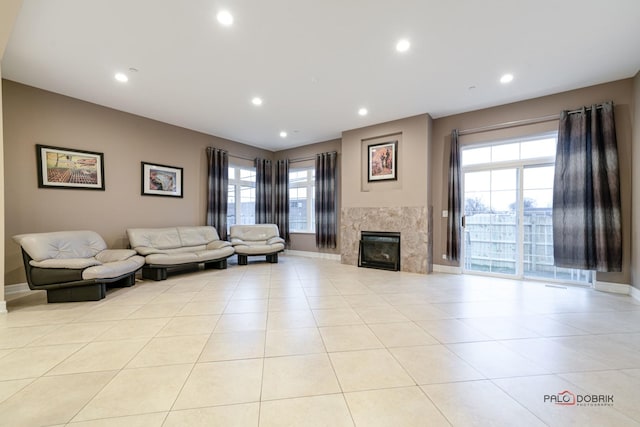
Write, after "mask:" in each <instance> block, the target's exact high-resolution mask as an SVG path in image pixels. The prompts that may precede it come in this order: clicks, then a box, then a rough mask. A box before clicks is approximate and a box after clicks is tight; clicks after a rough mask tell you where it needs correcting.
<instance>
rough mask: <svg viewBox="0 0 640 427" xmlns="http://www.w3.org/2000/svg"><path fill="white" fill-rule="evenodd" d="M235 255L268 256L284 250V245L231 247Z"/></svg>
mask: <svg viewBox="0 0 640 427" xmlns="http://www.w3.org/2000/svg"><path fill="white" fill-rule="evenodd" d="M233 249H234V250H235V252H236V253H238V254H241V255H268V254H272V253H275V252H280V251H282V250H284V244H282V243H274V244H272V245H266V244H257V245H236V246H234V247H233Z"/></svg>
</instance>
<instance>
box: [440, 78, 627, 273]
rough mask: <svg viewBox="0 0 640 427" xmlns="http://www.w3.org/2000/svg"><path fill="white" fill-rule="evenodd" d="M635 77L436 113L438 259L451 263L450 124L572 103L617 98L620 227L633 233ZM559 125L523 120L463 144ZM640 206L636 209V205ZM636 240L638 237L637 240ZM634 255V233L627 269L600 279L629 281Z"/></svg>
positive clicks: (548, 111)
mask: <svg viewBox="0 0 640 427" xmlns="http://www.w3.org/2000/svg"><path fill="white" fill-rule="evenodd" d="M632 90H633V80H632V79H626V80H620V81H616V82H611V83H607V84H602V85H598V86H592V87H588V88H584V89H579V90H574V91H570V92H564V93H559V94H556V95H551V96H545V97H542V98H536V99H531V100H527V101H522V102H517V103H513V104H508V105H502V106H499V107H495V108H488V109H484V110H479V111H473V112H470V113H465V114H458V115H454V116H449V117H444V118H440V119H436V120H434V122H433V146H432V155H431V174H430V182H431V191H432V193H433V194H432V196H433V208H434V212H435V214H434V228H433V234H434V235H433V242H434V243H433V245H434V246H433V252H434V262H435V263H438V264H445V265H451V264H449V263H447V261H444V260H442V254H443V253H445V249H446V230H447V220H446V218H442V215H441V212H442V210H446V209H447V168H448V164H449V146H450V141H449V137H450V134H451V130H452V129H456V128H457V129H459V130H464V129H473V128H477V127H482V126H490V125H495V124H499V123H507V122H512V121H517V120H524V119H531V118H536V117H544V116H548V115H554V114H558V113H560V111H561V110H564V109H574V108H577V107H581V106H583V105H590V104H594V103H599V102H604V101H608V100H613V102H614V104H615V111H614V114H615V119H616V133H617V137H618V152H619V157H620V180H621V195H622V232H623V236H625V237H626V236H629V237H630V236H631V135H632V126H631V101H632V95H631V94H632ZM548 130H557V121H552V122H547V123H542V124H538V125H533V126H521V127H514V128H509V129H505V130H502V131H493V132H485V133H478V134H473V135H468V136H463V137H461V139H460V144H461V145H462V146H464V145H469V144H475V143H481V142H488V141H492V140H493V141H495V140H500V139H506V138H513V137H518V136H524V135H531V134H534V133H538V132H543V131H548ZM636 212H637V211H636ZM635 241H637V239H636V240H635ZM630 260H631V239H630V238H625V239H624V241H623V271H622V272H621V273H598V275H597V278H598V280H599V281H604V282H614V283H623V284H629V283H630V280H631V277H630V268H629V265H630Z"/></svg>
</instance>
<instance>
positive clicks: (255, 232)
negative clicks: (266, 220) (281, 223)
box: [229, 224, 280, 241]
mask: <svg viewBox="0 0 640 427" xmlns="http://www.w3.org/2000/svg"><path fill="white" fill-rule="evenodd" d="M229 235H230V237H231V239H234V238H236V239H241V240H245V241H265V240H269V239H270V238H272V237H279V236H280V233H279V232H278V226H277V225H275V224H255V225H232V226H231V228H230V230H229Z"/></svg>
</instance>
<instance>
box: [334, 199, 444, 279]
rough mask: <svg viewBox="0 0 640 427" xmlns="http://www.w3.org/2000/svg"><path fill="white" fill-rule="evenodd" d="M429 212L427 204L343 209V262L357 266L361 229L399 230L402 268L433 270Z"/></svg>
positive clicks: (406, 269) (409, 270)
mask: <svg viewBox="0 0 640 427" xmlns="http://www.w3.org/2000/svg"><path fill="white" fill-rule="evenodd" d="M429 216H430V212H429V209H427V207H426V206H409V207H380V208H376V207H357V208H343V209H342V211H341V222H340V224H341V225H340V239H341V244H340V247H341V250H340V252H341V253H340V255H341V258H342V263H343V264H349V265H358V243H359V241H360V231H394V232H400V234H401V243H400V260H401V262H400V264H401V269H402V271H407V272H412V273H423V274H426V273H428V272H430V271H431V267H432V263H433V260H432V259H431V255H430V254H431V229H430V224H431V221H430V220H429Z"/></svg>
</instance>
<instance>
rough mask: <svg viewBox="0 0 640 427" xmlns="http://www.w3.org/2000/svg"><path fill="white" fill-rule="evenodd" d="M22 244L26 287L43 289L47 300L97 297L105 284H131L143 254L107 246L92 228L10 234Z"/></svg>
mask: <svg viewBox="0 0 640 427" xmlns="http://www.w3.org/2000/svg"><path fill="white" fill-rule="evenodd" d="M13 240H14V241H15V242H16V243H18V244H19V245H20V247H21V248H22V259H23V262H24V268H25V272H26V275H27V283H28V284H29V288H31V289H33V290H46V291H47V301H48V302H69V301H97V300H100V299H102V298H104V297H105V295H106V286H107V284H114V285H116V286H132V285H133V284H134V283H135V273H136V271H138V270H139V269H140V268H142V266H143V265H144V258H143V257H141V256H138V255H137V254H136V252H135V251H133V250H129V249H107V244H106V243H105V241H104V239H102V237H101V236H100V235H99V234H98V233H96V232H93V231H86V230H85V231H57V232H51V233H31V234H20V235H17V236H13Z"/></svg>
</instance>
